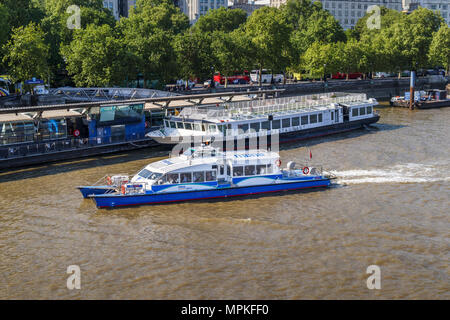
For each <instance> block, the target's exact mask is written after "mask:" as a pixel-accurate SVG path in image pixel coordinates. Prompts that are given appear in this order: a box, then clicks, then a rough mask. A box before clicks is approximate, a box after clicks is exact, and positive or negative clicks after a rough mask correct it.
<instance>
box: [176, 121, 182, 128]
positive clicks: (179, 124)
mask: <svg viewBox="0 0 450 320" xmlns="http://www.w3.org/2000/svg"><path fill="white" fill-rule="evenodd" d="M176 124H177V128H178V129H184V127H183V122H177V123H176Z"/></svg>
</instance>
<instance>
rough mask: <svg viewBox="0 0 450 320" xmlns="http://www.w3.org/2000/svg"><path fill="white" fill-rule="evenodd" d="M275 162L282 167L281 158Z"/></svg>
mask: <svg viewBox="0 0 450 320" xmlns="http://www.w3.org/2000/svg"><path fill="white" fill-rule="evenodd" d="M275 164H276V165H277V167H281V160H280V159H278V160H277V161H275Z"/></svg>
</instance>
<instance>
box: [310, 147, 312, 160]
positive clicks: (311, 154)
mask: <svg viewBox="0 0 450 320" xmlns="http://www.w3.org/2000/svg"><path fill="white" fill-rule="evenodd" d="M311 159H312V153H311V149H309V160H311Z"/></svg>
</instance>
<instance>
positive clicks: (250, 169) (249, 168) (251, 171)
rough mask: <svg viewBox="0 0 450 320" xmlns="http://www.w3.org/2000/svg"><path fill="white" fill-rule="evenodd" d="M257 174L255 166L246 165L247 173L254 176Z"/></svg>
mask: <svg viewBox="0 0 450 320" xmlns="http://www.w3.org/2000/svg"><path fill="white" fill-rule="evenodd" d="M255 174H256V171H255V166H245V175H246V176H254V175H255Z"/></svg>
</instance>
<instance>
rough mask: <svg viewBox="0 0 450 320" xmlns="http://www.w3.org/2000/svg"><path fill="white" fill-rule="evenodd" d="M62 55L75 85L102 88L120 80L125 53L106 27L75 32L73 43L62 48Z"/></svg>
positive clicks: (89, 27) (92, 26)
mask: <svg viewBox="0 0 450 320" xmlns="http://www.w3.org/2000/svg"><path fill="white" fill-rule="evenodd" d="M62 53H63V56H64V58H65V60H66V62H67V71H68V72H69V74H71V75H72V76H73V79H74V81H75V83H76V85H77V86H91V87H96V86H98V87H105V86H110V85H114V84H118V83H120V82H121V81H122V80H123V78H122V76H123V73H124V72H123V68H124V66H126V63H127V61H126V56H125V52H124V49H123V46H122V43H121V41H120V40H119V39H117V38H116V36H115V33H114V30H113V29H112V28H111V27H110V26H109V25H107V24H104V25H102V26H95V25H93V24H91V25H88V26H87V27H86V28H85V29H80V30H76V32H75V35H74V39H73V41H72V42H71V43H70V45H67V46H63V47H62Z"/></svg>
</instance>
